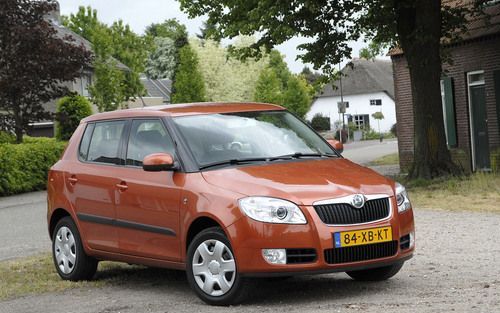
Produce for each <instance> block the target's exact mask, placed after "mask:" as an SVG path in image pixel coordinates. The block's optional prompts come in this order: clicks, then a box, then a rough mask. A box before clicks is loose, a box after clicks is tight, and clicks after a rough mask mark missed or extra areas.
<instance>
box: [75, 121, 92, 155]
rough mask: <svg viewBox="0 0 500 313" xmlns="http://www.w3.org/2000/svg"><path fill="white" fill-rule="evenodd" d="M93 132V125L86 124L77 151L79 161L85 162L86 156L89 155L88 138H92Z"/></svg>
mask: <svg viewBox="0 0 500 313" xmlns="http://www.w3.org/2000/svg"><path fill="white" fill-rule="evenodd" d="M93 130H94V124H93V123H92V124H87V127H86V128H85V132H84V133H83V137H82V141H81V142H80V149H79V151H78V158H79V159H80V160H84V161H86V160H87V156H88V154H89V144H90V136H92V131H93Z"/></svg>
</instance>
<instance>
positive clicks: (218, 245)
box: [186, 227, 248, 305]
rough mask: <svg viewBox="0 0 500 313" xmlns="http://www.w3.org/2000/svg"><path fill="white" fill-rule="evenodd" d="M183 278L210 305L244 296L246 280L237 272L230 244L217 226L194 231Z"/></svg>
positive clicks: (239, 299)
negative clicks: (185, 275)
mask: <svg viewBox="0 0 500 313" xmlns="http://www.w3.org/2000/svg"><path fill="white" fill-rule="evenodd" d="M186 274H187V279H188V282H189V285H190V286H191V288H192V289H193V290H194V291H195V292H196V294H197V295H198V297H199V298H200V299H201V300H203V301H205V302H206V303H208V304H211V305H231V304H237V303H239V302H241V301H243V300H244V298H245V295H246V291H247V290H248V284H247V283H248V281H247V280H244V279H242V278H241V276H240V275H239V273H238V268H237V265H236V259H235V257H234V254H233V251H232V248H231V244H230V242H229V240H228V239H227V237H226V235H225V234H224V231H223V230H222V229H221V228H220V227H211V228H207V229H205V230H203V231H201V232H200V233H199V234H197V235H196V236H195V237H194V239H193V241H192V242H191V243H190V244H189V247H188V251H187V268H186Z"/></svg>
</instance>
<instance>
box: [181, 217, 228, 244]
mask: <svg viewBox="0 0 500 313" xmlns="http://www.w3.org/2000/svg"><path fill="white" fill-rule="evenodd" d="M210 227H220V228H221V229H222V230H223V231H224V233H226V232H225V230H224V227H223V226H222V224H221V223H220V222H219V221H217V220H216V219H215V218H213V217H210V216H206V215H203V216H199V217H197V218H196V219H194V220H193V221H192V222H191V224H190V225H189V227H188V231H187V232H186V237H185V246H184V249H185V250H184V251H187V249H188V247H189V244H190V243H191V241H193V239H194V237H195V236H196V235H197V234H199V233H200V232H201V231H203V230H204V229H207V228H210ZM226 236H227V234H226ZM228 239H229V237H228Z"/></svg>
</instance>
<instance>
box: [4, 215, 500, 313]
mask: <svg viewBox="0 0 500 313" xmlns="http://www.w3.org/2000/svg"><path fill="white" fill-rule="evenodd" d="M415 215H416V225H417V252H416V254H415V256H414V258H413V259H411V260H410V261H408V262H407V263H406V264H405V266H404V267H403V269H402V271H401V272H400V273H399V274H398V275H397V276H395V277H394V278H393V279H390V280H388V281H385V282H378V283H359V282H355V281H352V280H350V279H349V278H348V276H347V275H345V274H342V273H341V274H330V275H319V276H308V277H297V278H292V279H290V280H286V281H265V280H264V281H261V282H259V284H258V285H257V286H258V288H256V289H255V291H254V292H253V295H252V297H251V299H249V300H248V301H247V302H245V303H244V304H243V305H240V306H236V307H225V308H218V307H210V306H207V305H205V304H204V303H202V302H201V300H199V299H198V298H197V297H196V296H195V295H194V293H193V292H191V290H190V289H189V286H188V284H187V281H186V279H185V277H184V274H183V273H182V272H176V271H169V270H161V269H142V271H144V272H145V273H144V275H134V276H133V277H131V278H130V279H129V280H128V281H127V283H126V284H123V285H121V286H113V287H104V288H100V289H99V288H97V289H74V290H70V291H66V292H62V293H57V294H43V295H38V296H27V297H23V298H18V299H13V300H9V301H4V302H0V312H25V313H29V312H54V313H57V312H75V313H78V312H82V313H83V312H96V313H110V312H124V313H126V312H200V311H202V312H207V313H208V312H259V313H261V312H287V313H290V312H398V313H405V312H412V313H413V312H423V313H425V312H485V313H491V312H500V232H499V230H500V214H492V213H468V212H446V211H432V210H417V211H416V212H415ZM123 275H126V273H124V274H123ZM137 277H141V278H137ZM122 280H123V279H122ZM27 283H28V282H27Z"/></svg>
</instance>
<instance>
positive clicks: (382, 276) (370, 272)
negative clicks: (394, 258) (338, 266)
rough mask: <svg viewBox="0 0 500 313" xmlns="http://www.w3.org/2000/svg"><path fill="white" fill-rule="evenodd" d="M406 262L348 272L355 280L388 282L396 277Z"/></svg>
mask: <svg viewBox="0 0 500 313" xmlns="http://www.w3.org/2000/svg"><path fill="white" fill-rule="evenodd" d="M403 263H404V262H399V263H395V264H392V265H389V266H384V267H377V268H371V269H367V270H360V271H351V272H346V273H347V275H349V276H351V278H353V279H354V280H359V281H381V280H387V279H389V278H391V277H392V276H394V275H396V274H397V273H398V272H399V270H401V268H402V267H403Z"/></svg>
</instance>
